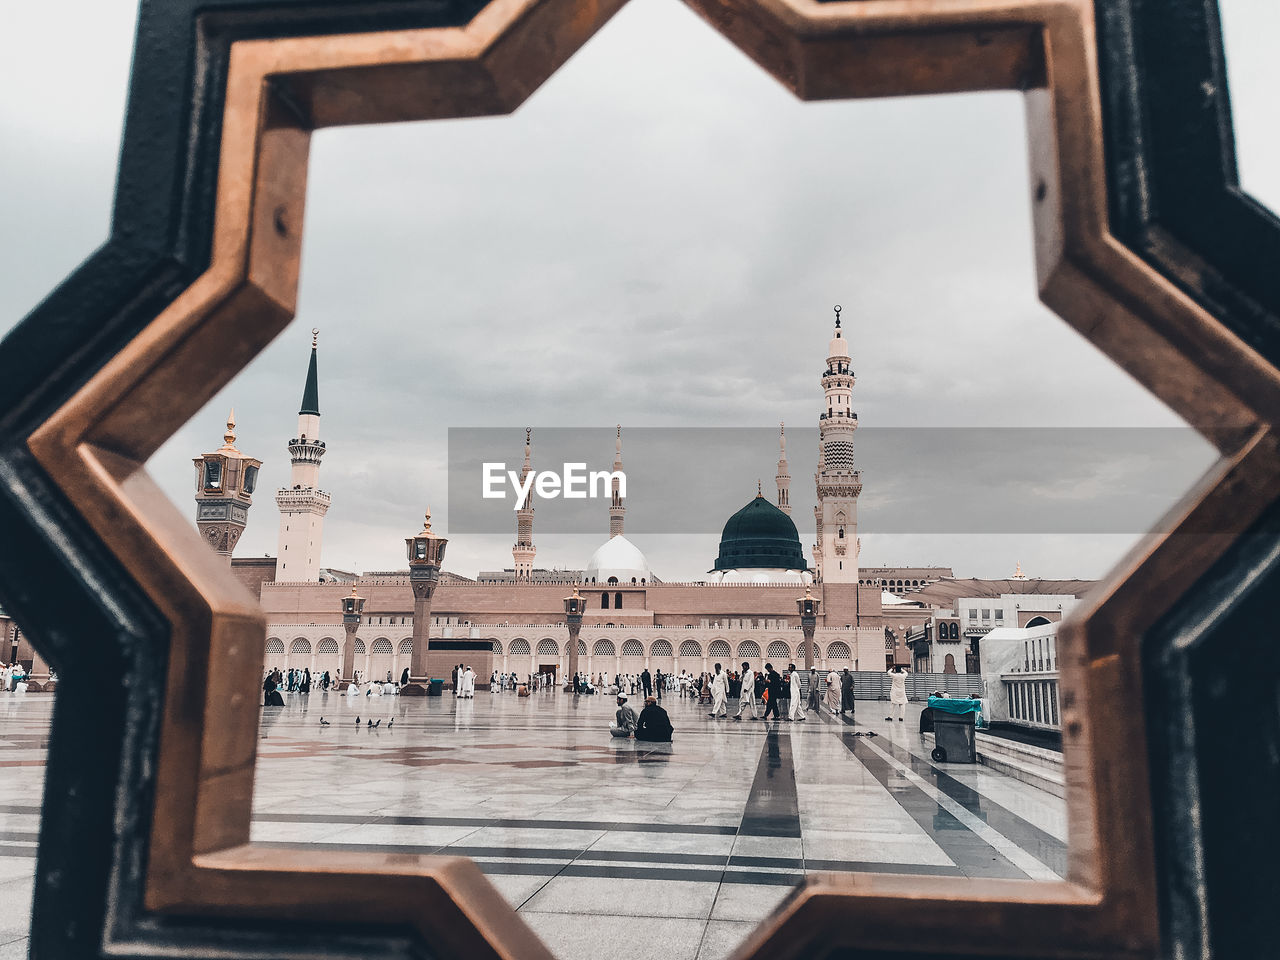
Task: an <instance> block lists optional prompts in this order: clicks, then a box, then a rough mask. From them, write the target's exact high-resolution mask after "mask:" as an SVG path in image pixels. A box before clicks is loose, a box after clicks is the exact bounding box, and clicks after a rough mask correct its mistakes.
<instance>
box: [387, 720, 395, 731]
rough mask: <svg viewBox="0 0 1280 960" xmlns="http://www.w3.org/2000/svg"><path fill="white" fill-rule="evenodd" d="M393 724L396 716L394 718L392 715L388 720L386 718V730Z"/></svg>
mask: <svg viewBox="0 0 1280 960" xmlns="http://www.w3.org/2000/svg"><path fill="white" fill-rule="evenodd" d="M395 725H396V718H395V717H392V718H391V719H390V720H388V721H387V729H388V730H390V729H391V728H392V727H394V726H395Z"/></svg>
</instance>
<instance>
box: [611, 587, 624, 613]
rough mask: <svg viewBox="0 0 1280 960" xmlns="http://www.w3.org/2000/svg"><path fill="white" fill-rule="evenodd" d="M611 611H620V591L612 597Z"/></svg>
mask: <svg viewBox="0 0 1280 960" xmlns="http://www.w3.org/2000/svg"><path fill="white" fill-rule="evenodd" d="M613 609H615V610H621V609H622V591H621V590H619V591H617V592H616V593H614V595H613Z"/></svg>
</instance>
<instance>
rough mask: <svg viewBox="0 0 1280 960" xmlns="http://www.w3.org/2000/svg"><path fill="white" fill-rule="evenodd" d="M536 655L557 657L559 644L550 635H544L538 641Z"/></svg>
mask: <svg viewBox="0 0 1280 960" xmlns="http://www.w3.org/2000/svg"><path fill="white" fill-rule="evenodd" d="M538 656H540V657H558V656H560V645H559V644H558V643H556V642H555V641H554V640H552V639H551V638H550V637H544V638H543V639H541V640H539V641H538Z"/></svg>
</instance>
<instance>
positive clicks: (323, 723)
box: [320, 717, 329, 727]
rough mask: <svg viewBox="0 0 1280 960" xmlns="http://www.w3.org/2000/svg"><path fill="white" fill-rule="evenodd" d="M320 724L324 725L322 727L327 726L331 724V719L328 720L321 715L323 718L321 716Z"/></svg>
mask: <svg viewBox="0 0 1280 960" xmlns="http://www.w3.org/2000/svg"><path fill="white" fill-rule="evenodd" d="M320 726H322V727H327V726H329V721H328V720H326V719H325V718H324V717H321V718H320Z"/></svg>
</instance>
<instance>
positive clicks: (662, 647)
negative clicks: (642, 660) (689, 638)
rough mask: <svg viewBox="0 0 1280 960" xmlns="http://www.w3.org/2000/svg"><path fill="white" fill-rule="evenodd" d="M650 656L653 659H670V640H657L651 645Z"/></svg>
mask: <svg viewBox="0 0 1280 960" xmlns="http://www.w3.org/2000/svg"><path fill="white" fill-rule="evenodd" d="M649 656H651V657H669V656H671V641H670V640H655V641H653V643H651V644H650V645H649Z"/></svg>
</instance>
